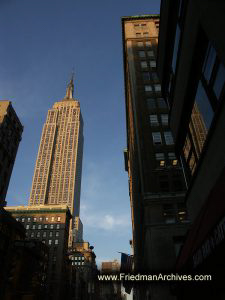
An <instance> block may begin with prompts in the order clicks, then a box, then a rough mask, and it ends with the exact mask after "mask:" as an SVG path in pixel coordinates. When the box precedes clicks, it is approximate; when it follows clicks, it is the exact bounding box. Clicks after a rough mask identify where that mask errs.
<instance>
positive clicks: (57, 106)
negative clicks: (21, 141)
mask: <svg viewBox="0 0 225 300" xmlns="http://www.w3.org/2000/svg"><path fill="white" fill-rule="evenodd" d="M73 91H74V83H73V77H72V79H71V80H70V82H69V84H68V86H67V89H66V96H65V97H64V99H62V100H60V101H57V102H55V103H54V105H53V107H52V108H51V109H49V111H48V115H47V120H46V122H45V124H44V126H43V130H42V136H41V142H40V146H39V150H38V155H37V161H36V166H35V171H34V176H33V181H32V188H31V193H30V199H29V205H48V206H50V205H63V204H66V205H68V207H69V208H70V210H71V214H72V215H73V217H75V216H79V213H80V189H81V173H82V156H83V140H84V139H83V119H82V115H81V110H80V103H79V101H78V100H76V99H74V97H73Z"/></svg>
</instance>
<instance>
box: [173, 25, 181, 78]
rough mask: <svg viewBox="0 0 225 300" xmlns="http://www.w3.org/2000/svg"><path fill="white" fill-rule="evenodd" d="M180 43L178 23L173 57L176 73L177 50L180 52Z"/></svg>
mask: <svg viewBox="0 0 225 300" xmlns="http://www.w3.org/2000/svg"><path fill="white" fill-rule="evenodd" d="M179 43H180V26H179V25H178V24H177V28H176V34H175V42H174V48H173V59H172V69H173V73H174V74H175V71H176V64H177V52H178V48H179Z"/></svg>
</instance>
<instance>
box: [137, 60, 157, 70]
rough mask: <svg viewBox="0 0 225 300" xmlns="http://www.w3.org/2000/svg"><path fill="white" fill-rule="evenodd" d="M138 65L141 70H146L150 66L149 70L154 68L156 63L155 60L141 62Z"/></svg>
mask: <svg viewBox="0 0 225 300" xmlns="http://www.w3.org/2000/svg"><path fill="white" fill-rule="evenodd" d="M140 65H141V68H142V69H145V68H148V66H150V68H156V61H155V60H150V61H146V60H142V61H141V62H140Z"/></svg>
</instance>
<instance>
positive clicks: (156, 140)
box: [152, 132, 162, 145]
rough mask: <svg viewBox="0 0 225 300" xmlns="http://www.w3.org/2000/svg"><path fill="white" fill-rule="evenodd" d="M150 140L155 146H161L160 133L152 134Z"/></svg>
mask: <svg viewBox="0 0 225 300" xmlns="http://www.w3.org/2000/svg"><path fill="white" fill-rule="evenodd" d="M152 139H153V143H154V144H155V145H161V144H162V139H161V133H160V132H152Z"/></svg>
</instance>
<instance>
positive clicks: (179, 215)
mask: <svg viewBox="0 0 225 300" xmlns="http://www.w3.org/2000/svg"><path fill="white" fill-rule="evenodd" d="M163 216H164V220H165V223H166V224H173V223H177V222H181V223H183V222H186V221H187V212H186V208H185V206H184V204H182V203H177V204H164V205H163Z"/></svg>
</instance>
